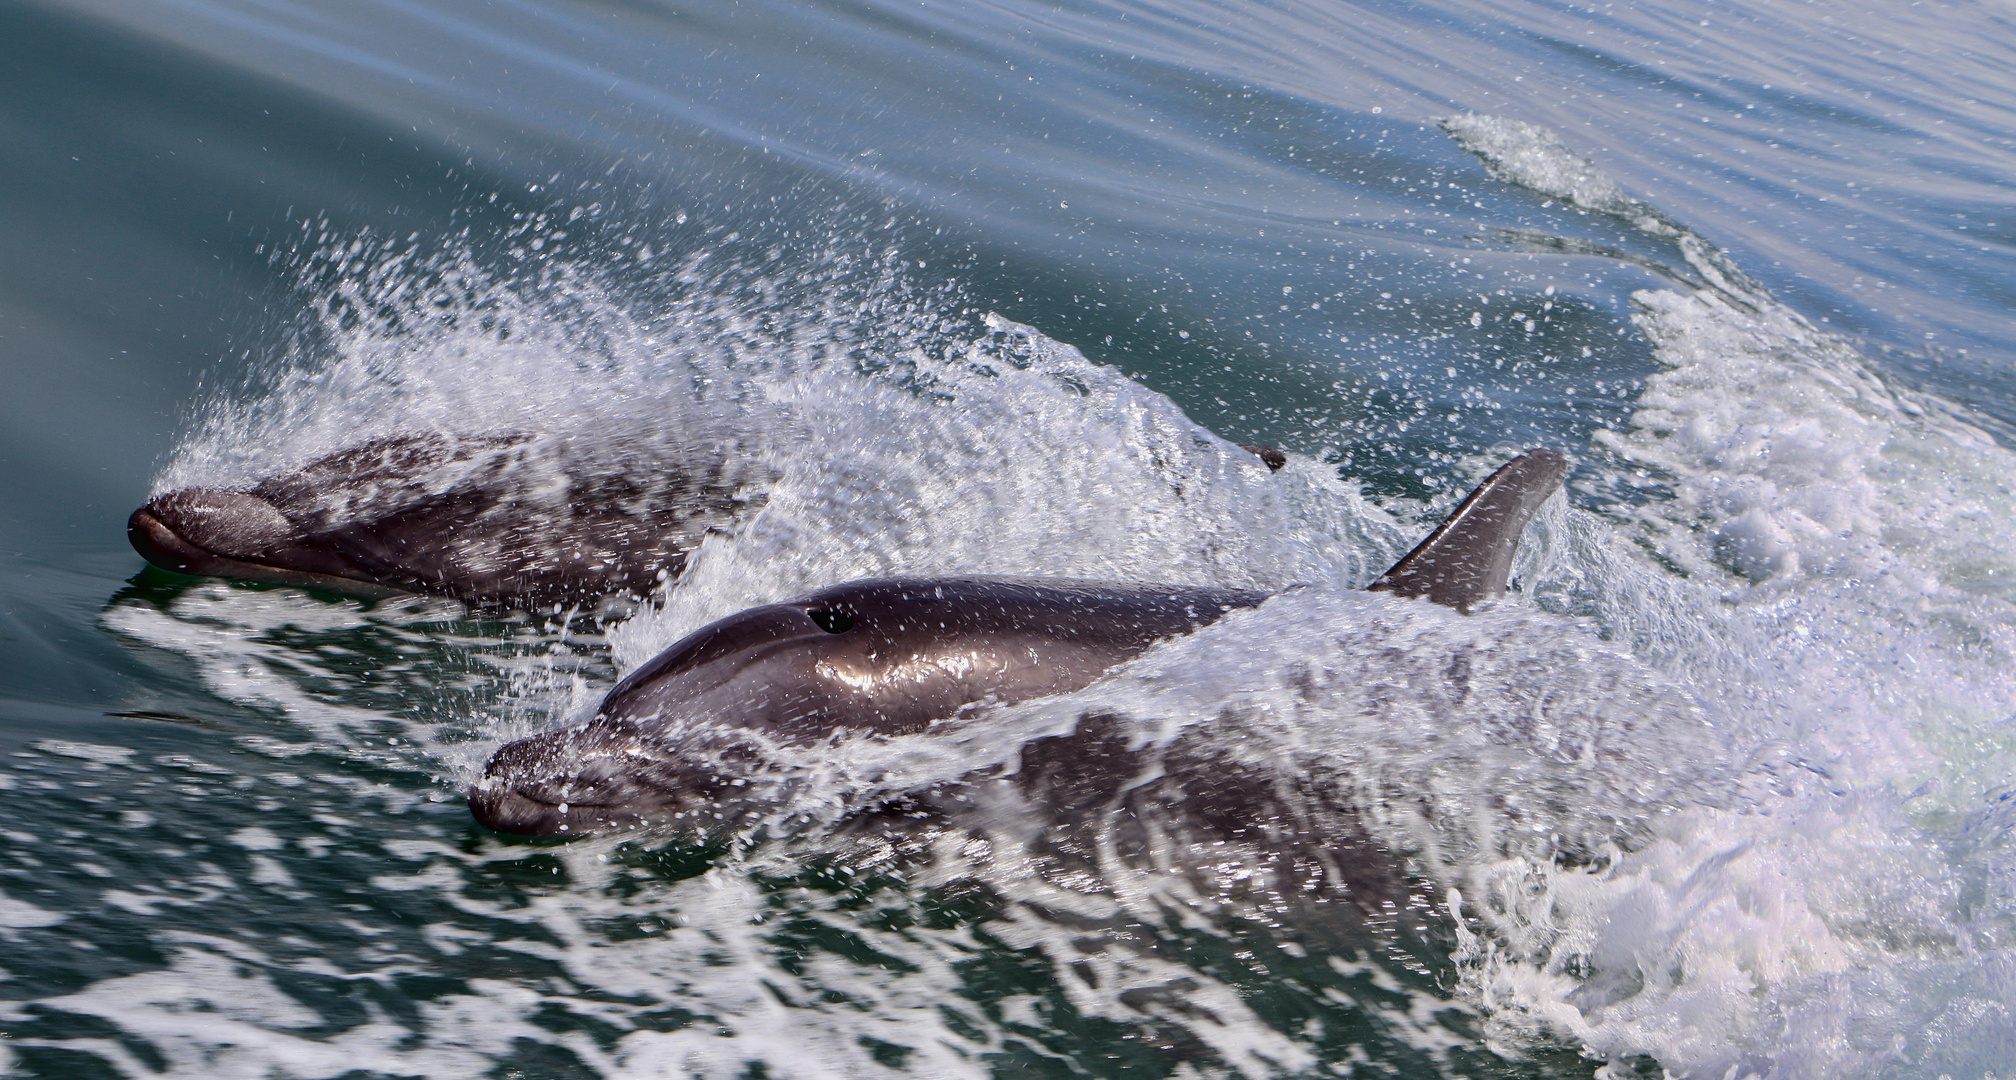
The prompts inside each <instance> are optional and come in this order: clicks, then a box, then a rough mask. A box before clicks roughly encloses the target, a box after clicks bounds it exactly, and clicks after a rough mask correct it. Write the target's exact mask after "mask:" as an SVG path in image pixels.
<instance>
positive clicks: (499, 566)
mask: <svg viewBox="0 0 2016 1080" xmlns="http://www.w3.org/2000/svg"><path fill="white" fill-rule="evenodd" d="M550 441H551V440H541V439H539V438H538V437H535V436H532V435H528V434H523V433H505V434H491V435H454V434H447V433H440V432H430V433H425V434H410V435H400V436H394V437H389V438H381V439H373V440H371V441H369V442H365V443H362V444H360V445H357V446H353V447H349V448H347V449H344V450H340V451H337V452H336V453H333V454H329V455H327V456H325V457H322V458H318V459H316V460H315V461H313V462H310V463H309V464H307V465H305V466H303V467H302V468H300V469H297V470H295V471H293V472H290V473H284V474H280V475H275V476H269V477H266V478H265V479H263V480H260V481H259V482H257V483H256V484H253V485H251V486H250V487H247V488H244V489H242V490H240V489H236V488H207V487H191V488H182V489H179V490H176V491H170V492H167V493H164V494H161V495H157V496H155V497H154V498H152V499H150V500H148V502H147V505H145V506H142V507H140V508H139V509H138V510H135V511H133V514H132V516H131V517H130V518H129V519H128V520H127V524H126V535H127V537H128V538H129V539H130V540H131V541H132V543H133V547H134V549H135V550H137V551H138V552H139V553H140V555H141V557H143V558H145V559H146V560H147V561H148V562H149V563H151V564H152V565H154V566H156V567H159V568H160V569H163V570H169V571H173V572H175V573H178V574H193V575H198V576H203V577H219V578H228V579H232V580H236V581H253V582H264V583H270V584H277V585H294V586H298V587H301V588H312V589H321V590H324V591H328V592H336V593H342V594H346V595H350V596H360V597H365V598H369V599H378V598H383V597H388V596H397V595H400V594H407V593H421V594H431V595H436V596H447V597H451V598H453V599H456V600H460V601H462V602H464V603H468V604H472V605H476V606H480V607H519V608H526V609H532V610H538V609H543V608H546V607H549V606H552V605H562V606H572V605H579V604H592V603H594V602H596V601H597V600H599V599H602V598H605V597H609V596H631V597H643V596H647V595H649V594H650V593H651V592H652V591H653V590H655V589H657V588H658V587H659V586H661V585H662V584H664V583H665V582H667V581H670V580H673V579H676V578H677V577H678V576H679V575H680V573H681V572H682V571H684V569H685V566H686V560H687V557H688V556H689V555H690V554H691V553H692V551H693V549H694V548H695V547H696V546H698V544H699V542H700V541H701V539H702V538H704V537H705V536H706V535H707V534H708V533H710V532H722V531H726V530H728V529H729V528H731V527H733V525H734V523H735V522H736V521H737V520H738V519H739V518H740V517H741V516H742V515H743V514H744V513H746V512H747V511H749V510H750V509H752V508H754V507H755V506H758V505H760V504H761V503H762V501H763V499H762V495H761V493H760V490H759V489H760V487H761V484H759V483H757V482H756V480H757V479H760V478H750V477H745V476H742V475H740V474H739V472H738V463H737V462H734V461H731V460H729V455H727V454H725V453H722V454H710V451H708V450H707V449H706V448H701V449H700V450H699V451H697V452H696V453H694V454H692V455H690V456H691V460H690V461H688V462H685V463H683V467H672V468H668V467H666V463H665V462H662V461H658V460H643V461H626V460H623V456H624V455H623V453H622V452H621V450H620V447H619V450H618V453H617V454H616V455H615V457H616V460H614V461H610V460H600V459H598V456H597V455H596V454H595V453H594V452H593V451H592V450H591V451H589V452H582V451H581V450H580V449H579V448H575V447H571V446H568V445H564V443H565V440H559V441H560V442H561V443H562V444H563V445H559V446H551V445H542V443H544V442H550ZM1242 449H1245V450H1247V451H1250V452H1251V453H1253V454H1254V455H1255V456H1257V457H1259V458H1260V460H1261V461H1263V462H1265V463H1266V465H1267V467H1268V469H1269V470H1278V469H1280V468H1281V467H1282V466H1283V465H1284V464H1286V463H1287V457H1286V455H1284V454H1282V452H1281V451H1279V450H1276V449H1275V448H1273V447H1271V446H1245V447H1242ZM740 471H748V470H746V469H744V470H740Z"/></svg>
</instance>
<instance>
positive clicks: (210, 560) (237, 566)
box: [126, 506, 412, 600]
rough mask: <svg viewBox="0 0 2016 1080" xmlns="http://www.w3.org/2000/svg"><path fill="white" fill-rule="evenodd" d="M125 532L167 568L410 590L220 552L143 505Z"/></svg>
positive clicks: (350, 589) (355, 589)
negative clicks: (263, 562) (196, 539)
mask: <svg viewBox="0 0 2016 1080" xmlns="http://www.w3.org/2000/svg"><path fill="white" fill-rule="evenodd" d="M126 538H127V539H128V540H130V541H132V544H133V548H134V550H136V551H138V552H139V553H140V557H141V558H143V559H146V560H147V562H148V564H149V565H151V566H154V567H157V568H159V569H162V570H167V571H169V572H170V573H176V574H188V575H190V576H192V577H221V578H228V579H231V580H235V581H252V582H258V583H260V584H262V585H292V586H294V587H296V588H303V589H320V590H322V591H324V592H334V593H342V594H344V595H346V596H354V597H358V598H359V599H364V600H383V599H385V598H387V597H393V596H410V595H412V594H411V593H409V592H407V591H406V590H404V589H394V588H391V587H389V586H386V585H380V584H378V583H376V582H373V581H367V580H363V579H361V578H353V577H345V576H342V575H340V574H322V573H317V572H315V571H313V570H287V569H284V568H282V567H278V566H267V565H264V564H262V563H255V562H249V561H247V560H245V559H239V558H234V557H232V556H230V555H219V554H218V553H216V552H214V551H211V550H210V549H208V548H206V547H203V546H201V545H200V544H196V543H192V542H191V541H190V540H189V539H187V538H186V537H184V536H183V535H182V534H181V533H178V532H176V531H175V530H174V529H172V528H169V527H168V524H167V523H166V522H164V521H162V520H161V519H160V518H158V517H156V516H155V515H154V512H153V511H151V510H149V509H148V508H147V507H144V506H143V507H141V508H140V509H138V510H135V511H133V516H132V517H130V518H128V519H126Z"/></svg>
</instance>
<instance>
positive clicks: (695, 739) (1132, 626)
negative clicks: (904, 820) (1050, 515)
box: [468, 449, 1568, 836]
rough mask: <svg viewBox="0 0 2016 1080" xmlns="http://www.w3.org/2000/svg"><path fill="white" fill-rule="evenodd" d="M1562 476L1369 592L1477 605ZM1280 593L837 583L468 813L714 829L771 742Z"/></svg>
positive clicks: (498, 773)
mask: <svg viewBox="0 0 2016 1080" xmlns="http://www.w3.org/2000/svg"><path fill="white" fill-rule="evenodd" d="M1567 469H1568V461H1567V458H1565V457H1564V456H1562V455H1561V454H1560V453H1558V452H1555V451H1553V450H1547V449H1533V450H1528V451H1526V452H1525V453H1523V454H1520V455H1519V456H1518V457H1516V458H1514V459H1513V460H1512V461H1510V462H1508V463H1507V464H1506V465H1504V466H1503V467H1501V468H1500V469H1498V471H1497V472H1495V473H1493V474H1492V475H1491V476H1490V478H1488V479H1487V480H1485V481H1484V482H1483V483H1482V484H1481V485H1479V486H1478V487H1477V488H1476V489H1475V490H1474V491H1472V492H1471V493H1470V495H1469V496H1468V497H1467V498H1466V499H1464V500H1463V502H1462V503H1461V504H1460V505H1459V506H1458V507H1457V508H1456V510H1455V511H1454V512H1453V513H1451V514H1450V515H1449V517H1448V518H1447V519H1446V520H1445V521H1444V522H1443V523H1442V525H1441V526H1440V527H1438V528H1437V529H1436V530H1435V531H1434V532H1433V533H1432V534H1430V535H1429V536H1428V538H1427V539H1425V540H1424V541H1422V543H1421V544H1420V545H1419V546H1417V547H1416V548H1415V549H1414V550H1413V551H1412V552H1410V553H1409V554H1408V555H1407V556H1406V557H1405V558H1403V559H1401V560H1400V561H1399V562H1398V563H1396V564H1395V565H1394V566H1393V568H1392V569H1390V570H1388V571H1387V572H1386V573H1385V574H1384V575H1382V576H1381V577H1380V578H1379V579H1378V580H1377V581H1376V582H1374V583H1373V584H1372V585H1371V586H1370V588H1371V589H1373V590H1376V591H1381V592H1389V593H1393V594H1395V595H1397V596H1401V597H1412V598H1425V599H1427V600H1429V601H1431V602H1433V603H1437V604H1442V605H1446V606H1449V607H1453V608H1456V609H1458V610H1460V611H1465V612H1468V611H1471V610H1473V609H1474V608H1476V607H1477V606H1479V605H1482V604H1485V603H1488V602H1490V601H1492V600H1495V599H1497V598H1498V597H1499V596H1501V595H1502V594H1503V592H1504V590H1505V587H1506V583H1507V581H1508V579H1509V577H1510V574H1511V566H1512V556H1513V553H1514V551H1515V550H1516V548H1517V545H1518V541H1519V536H1520V533H1521V532H1522V531H1523V530H1524V529H1525V527H1526V524H1527V523H1528V522H1529V521H1530V520H1531V519H1532V517H1533V515H1534V514H1535V513H1536V512H1537V511H1538V510H1539V508H1540V506H1541V504H1542V503H1544V502H1545V501H1546V500H1547V499H1548V498H1549V497H1550V496H1551V495H1552V494H1553V493H1554V491H1555V490H1556V489H1557V488H1558V487H1559V486H1560V484H1561V481H1562V479H1563V477H1564V476H1565V475H1566V473H1567ZM1270 595H1272V594H1269V593H1265V592H1259V591H1253V590H1244V589H1226V588H1206V587H1196V586H1179V585H1143V584H1126V583H1113V582H1096V581H1080V580H1072V579H1044V578H1007V577H980V576H970V577H948V578H876V579H869V580H863V581H854V582H849V583H846V584H842V585H836V586H833V587H831V588H826V589H821V590H819V591H817V592H814V593H811V594H809V595H807V596H803V597H800V598H798V599H796V600H792V601H789V602H786V603H781V604H768V605H765V606H762V607H756V608H751V609H749V610H747V611H743V612H741V613H739V614H736V615H731V616H729V617H728V618H725V619H721V620H719V621H716V622H714V623H710V624H709V625H707V626H704V627H702V628H700V629H699V630H696V631H694V632H693V633H692V634H690V635H688V636H687V637H685V638H683V639H682V640H680V641H679V642H677V643H675V644H674V645H672V647H671V648H669V649H667V650H665V651H664V652H663V653H661V654H659V655H658V656H657V657H656V658H654V659H652V660H651V661H650V662H649V663H647V664H645V665H644V666H642V667H640V668H638V669H637V670H636V671H634V672H632V673H631V674H630V675H629V676H628V677H627V678H625V679H623V680H622V681H621V682H620V683H618V684H617V686H616V687H615V689H613V690H611V691H610V692H609V694H608V696H607V697H605V698H604V699H603V700H602V702H601V704H600V705H599V707H598V708H597V709H596V711H595V715H594V717H593V718H592V719H590V720H589V721H587V722H586V723H584V724H580V725H577V726H574V727H570V728H565V729H561V730H557V731H552V732H548V733H545V734H541V735H536V736H533V737H531V738H527V739H521V740H518V741H516V742H513V743H509V744H507V745H505V746H503V747H502V748H500V749H499V750H498V751H497V752H496V753H495V755H493V756H492V757H491V759H490V761H489V763H488V765H487V766H486V767H485V770H484V774H483V776H482V778H481V779H480V780H478V782H477V783H476V784H475V785H474V786H473V787H472V788H471V790H470V792H469V796H468V798H469V808H470V810H471V812H472V813H473V814H474V815H475V817H476V819H477V820H478V821H479V822H481V823H482V824H484V825H486V826H488V827H490V828H492V829H495V830H498V831H500V832H508V833H518V834H523V835H531V836H580V835H584V834H588V833H596V832H607V831H611V830H617V829H627V828H634V827H638V826H643V825H659V824H664V825H672V826H674V827H678V828H683V829H688V830H691V831H694V832H697V833H701V834H708V833H713V832H718V831H719V830H720V829H722V828H724V827H730V826H732V823H733V822H734V821H735V820H736V819H737V817H738V816H740V814H741V813H742V811H743V810H745V809H748V808H749V806H750V803H751V800H753V799H757V798H760V797H759V796H758V795H757V794H756V793H755V790H754V789H753V788H751V787H750V786H749V785H748V783H747V774H748V773H749V771H750V770H751V768H752V767H760V763H761V762H762V760H763V759H764V757H765V752H766V748H776V747H784V746H796V747H807V746H816V745H819V744H820V743H822V742H824V741H825V740H827V739H829V738H831V737H833V736H835V735H836V734H845V733H851V732H858V733H867V734H872V735H881V736H897V735H908V734H914V733H918V732H923V731H925V730H927V729H928V728H930V727H931V726H932V724H934V723H936V722H938V721H943V720H948V719H952V718H954V717H955V716H957V715H959V714H961V713H962V711H964V710H968V709H972V708H977V707H983V706H987V705H1008V704H1013V703H1015V702H1018V701H1024V700H1027V699H1030V698H1036V697H1042V696H1046V695H1052V694H1061V693H1068V692H1071V691H1074V690H1079V689H1082V688H1084V687H1086V686H1089V685H1091V684H1092V683H1093V682H1095V681H1097V680H1098V679H1099V678H1100V676H1102V675H1103V674H1105V673H1106V672H1107V671H1109V670H1111V669H1112V668H1113V667H1114V666H1116V665H1118V664H1121V663H1123V662H1125V661H1127V660H1130V659H1132V658H1134V657H1136V656H1139V655H1141V654H1142V653H1143V652H1146V651H1147V650H1148V649H1149V648H1150V647H1151V646H1153V645H1154V644H1155V643H1156V642H1158V641H1162V640H1165V639H1168V638H1171V637H1176V636H1178V635H1183V634H1188V633H1191V632H1193V631H1195V630H1197V629H1199V628H1201V627H1204V626H1208V625H1210V624H1211V623H1213V622H1216V621H1217V620H1218V619H1220V618H1222V617H1224V616H1225V615H1226V614H1227V613H1229V612H1232V611H1237V610H1240V609H1244V608H1252V607H1256V606H1258V605H1260V604H1261V603H1263V602H1265V601H1266V600H1267V599H1268V598H1269V596H1270ZM1109 741H1110V740H1109ZM1094 742H1095V743H1096V742H1097V740H1096V739H1095V740H1094Z"/></svg>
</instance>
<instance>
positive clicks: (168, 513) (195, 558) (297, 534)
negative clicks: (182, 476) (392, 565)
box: [126, 487, 399, 597]
mask: <svg viewBox="0 0 2016 1080" xmlns="http://www.w3.org/2000/svg"><path fill="white" fill-rule="evenodd" d="M126 536H127V539H129V540H131V541H132V543H133V548H134V550H136V551H138V552H139V553H140V555H141V557H142V558H144V559H146V560H147V561H148V562H149V563H152V564H153V565H155V566H157V567H160V568H161V569H163V570H172V571H174V572H175V573H178V574H195V575H199V576H204V577H222V578H231V579H234V580H238V581H260V582H268V583H272V584H277V585H298V586H303V587H308V588H319V589H327V590H331V591H335V592H342V593H348V594H350V595H353V596H367V597H378V596H390V595H393V594H395V593H397V592H398V591H399V590H397V589H393V588H389V587H386V586H384V585H381V584H379V583H376V582H374V581H372V580H371V578H372V574H371V572H370V571H369V570H368V569H366V568H364V567H362V566H359V565H357V563H356V562H354V561H353V560H351V559H349V558H347V557H346V556H345V555H344V554H343V553H342V552H341V551H339V550H337V549H336V548H334V547H332V546H330V545H328V544H319V543H316V542H315V540H314V539H313V538H311V537H305V536H303V535H302V533H301V530H300V529H299V528H298V527H297V526H296V525H295V524H294V522H293V521H292V520H290V519H289V518H288V517H287V515H286V514H284V513H282V512H281V511H280V508H279V507H277V506H275V505H274V504H273V503H272V502H269V501H268V500H266V499H264V498H261V497H260V496H258V495H255V494H252V493H250V492H244V491H226V490H222V489H218V488H200V487H199V488H183V489H181V490H179V491H171V492H168V493H167V494H165V495H157V496H155V497H154V498H153V499H150V500H148V502H147V505H145V506H142V507H141V508H140V509H138V510H135V511H133V516H132V517H130V518H128V519H127V521H126Z"/></svg>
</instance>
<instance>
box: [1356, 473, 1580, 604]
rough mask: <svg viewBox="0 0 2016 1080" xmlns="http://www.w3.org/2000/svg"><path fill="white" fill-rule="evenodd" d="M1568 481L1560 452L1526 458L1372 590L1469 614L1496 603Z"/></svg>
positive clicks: (1489, 483) (1495, 476)
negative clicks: (1516, 555) (1517, 556)
mask: <svg viewBox="0 0 2016 1080" xmlns="http://www.w3.org/2000/svg"><path fill="white" fill-rule="evenodd" d="M1567 475H1568V459H1567V457H1566V456H1564V455H1562V454H1561V453H1560V452H1558V451H1554V450H1548V449H1545V448H1536V449H1533V450H1528V451H1526V452H1525V453H1523V454H1520V455H1519V456H1518V457H1515V458H1513V459H1512V460H1511V461H1508V462H1506V463H1505V464H1504V465H1503V466H1501V467H1500V468H1499V469H1498V471H1497V472H1494V473H1492V474H1491V476H1490V478H1489V479H1487V480H1485V481H1484V482H1483V483H1481V484H1479V485H1477V490H1475V491H1473V492H1471V493H1470V496H1469V497H1468V498H1466V499H1464V500H1463V504H1462V505H1461V506H1458V507H1457V508H1456V512H1455V513H1453V514H1450V515H1449V518H1448V520H1446V521H1444V522H1443V523H1442V525H1441V527H1439V528H1437V529H1436V530H1435V531H1434V532H1432V533H1429V534H1428V539H1426V540H1423V541H1421V544H1420V546H1419V547H1416V548H1415V549H1414V550H1413V551H1410V552H1408V553H1407V557H1406V558H1404V559H1401V560H1400V561H1399V562H1397V563H1394V564H1393V569H1391V570H1388V571H1386V573H1385V574H1384V575H1383V576H1381V577H1380V578H1379V580H1378V581H1375V582H1373V583H1372V584H1371V585H1369V586H1367V589H1368V590H1369V591H1371V592H1390V593H1394V594H1397V595H1399V596H1406V597H1415V596H1425V597H1427V598H1428V599H1430V600H1433V601H1434V602H1436V603H1438V604H1442V605H1444V606H1447V607H1453V608H1455V609H1456V610H1458V611H1464V612H1467V611H1469V610H1470V609H1471V608H1472V607H1475V606H1476V605H1478V604H1482V603H1487V602H1489V601H1492V600H1496V599H1497V598H1498V597H1499V596H1501V595H1503V594H1504V592H1505V582H1506V581H1507V580H1509V579H1510V578H1511V576H1512V553H1513V552H1515V551H1517V550H1518V549H1519V534H1520V533H1521V532H1524V531H1525V529H1526V523H1527V522H1529V521H1531V520H1533V514H1534V512H1535V511H1537V510H1539V509H1540V504H1541V503H1544V502H1546V501H1547V499H1548V498H1549V497H1550V496H1552V495H1553V494H1554V489H1556V488H1558V487H1560V486H1561V479H1562V477H1565V476H1567Z"/></svg>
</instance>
